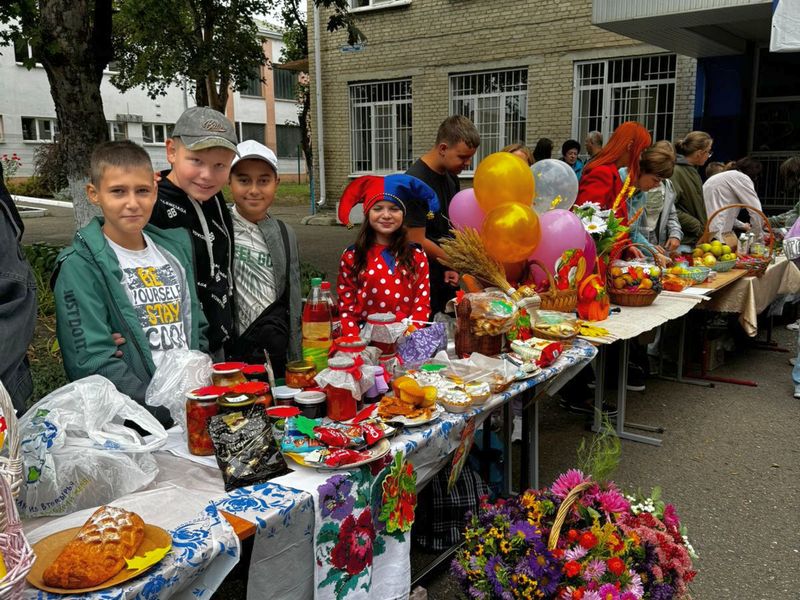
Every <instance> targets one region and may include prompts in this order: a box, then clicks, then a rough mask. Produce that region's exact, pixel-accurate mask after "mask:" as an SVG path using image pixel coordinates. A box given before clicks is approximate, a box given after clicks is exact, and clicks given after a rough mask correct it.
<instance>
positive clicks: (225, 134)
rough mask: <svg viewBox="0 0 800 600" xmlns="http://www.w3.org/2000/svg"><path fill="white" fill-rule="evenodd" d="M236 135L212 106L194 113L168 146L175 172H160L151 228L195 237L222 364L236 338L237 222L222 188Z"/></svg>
mask: <svg viewBox="0 0 800 600" xmlns="http://www.w3.org/2000/svg"><path fill="white" fill-rule="evenodd" d="M236 143H237V139H236V130H235V128H234V126H233V123H231V122H230V121H229V120H228V119H227V118H226V117H225V115H223V114H222V113H220V112H217V111H216V110H213V109H211V108H208V107H203V106H195V107H193V108H189V109H187V110H186V111H184V113H183V114H182V115H181V116H180V117H179V118H178V121H177V122H176V123H175V127H174V129H173V131H172V137H170V138H169V139H168V140H167V142H166V147H167V160H168V161H169V164H170V165H171V167H172V168H171V169H167V170H166V171H162V172H161V180H160V181H159V182H158V201H157V202H156V205H155V207H154V208H153V215H152V217H150V223H152V224H153V225H155V226H157V227H160V228H162V229H173V228H183V229H186V230H187V231H188V232H189V234H190V237H191V240H192V246H193V250H194V272H195V277H196V278H197V293H198V296H199V298H200V304H201V305H202V307H203V312H204V313H205V316H206V318H207V319H208V323H209V332H208V346H209V351H210V352H211V353H212V355H214V357H215V358H217V359H222V358H223V355H224V349H225V348H226V347H228V345H229V344H230V343H231V342H232V339H233V337H234V331H235V325H234V313H235V311H234V307H233V273H232V271H233V264H232V261H233V223H232V221H231V213H230V211H229V210H228V207H227V205H226V204H225V198H224V197H223V195H222V192H221V190H222V187H223V186H224V185H225V183H227V181H228V175H229V174H230V169H231V162H232V161H233V158H234V156H236Z"/></svg>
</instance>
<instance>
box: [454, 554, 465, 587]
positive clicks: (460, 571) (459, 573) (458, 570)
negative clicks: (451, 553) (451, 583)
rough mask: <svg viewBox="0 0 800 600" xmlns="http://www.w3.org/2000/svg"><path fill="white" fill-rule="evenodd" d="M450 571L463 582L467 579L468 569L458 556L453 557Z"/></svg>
mask: <svg viewBox="0 0 800 600" xmlns="http://www.w3.org/2000/svg"><path fill="white" fill-rule="evenodd" d="M450 572H451V573H452V574H453V575H454V576H455V577H456V579H458V580H459V581H460V582H461V583H464V582H466V581H467V570H466V569H465V568H464V565H462V564H461V561H459V560H458V559H457V558H454V559H453V562H452V563H450Z"/></svg>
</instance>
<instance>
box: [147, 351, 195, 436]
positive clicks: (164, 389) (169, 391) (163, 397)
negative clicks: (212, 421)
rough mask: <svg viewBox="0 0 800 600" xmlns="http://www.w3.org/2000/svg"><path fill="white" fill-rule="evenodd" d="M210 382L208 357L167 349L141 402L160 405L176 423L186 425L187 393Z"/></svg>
mask: <svg viewBox="0 0 800 600" xmlns="http://www.w3.org/2000/svg"><path fill="white" fill-rule="evenodd" d="M207 385H211V357H210V356H208V355H206V354H203V353H202V352H200V351H198V350H184V349H179V350H169V351H168V352H166V353H165V354H164V356H163V358H162V359H161V364H160V365H159V366H158V368H157V369H156V372H155V374H154V375H153V379H151V380H150V385H148V386H147V392H146V393H145V397H144V401H145V403H146V404H148V405H149V406H163V407H165V408H166V409H167V410H168V411H169V414H170V416H171V417H172V420H173V421H175V423H176V424H178V425H180V426H181V427H184V429H185V425H186V394H187V393H188V392H191V391H192V390H196V389H197V388H201V387H204V386H207Z"/></svg>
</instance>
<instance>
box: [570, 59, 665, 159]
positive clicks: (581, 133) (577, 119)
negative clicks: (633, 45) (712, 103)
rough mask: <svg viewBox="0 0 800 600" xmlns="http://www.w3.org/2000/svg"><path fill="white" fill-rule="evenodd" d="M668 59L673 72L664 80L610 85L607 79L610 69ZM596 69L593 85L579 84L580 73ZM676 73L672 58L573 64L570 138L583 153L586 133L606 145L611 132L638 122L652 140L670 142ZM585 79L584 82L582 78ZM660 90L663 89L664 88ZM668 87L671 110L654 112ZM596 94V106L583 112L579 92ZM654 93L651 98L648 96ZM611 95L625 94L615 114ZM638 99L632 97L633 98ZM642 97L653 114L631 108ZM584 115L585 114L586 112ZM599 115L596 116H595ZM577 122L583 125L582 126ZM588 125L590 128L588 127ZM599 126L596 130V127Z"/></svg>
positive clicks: (652, 79) (659, 78)
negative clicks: (595, 134)
mask: <svg viewBox="0 0 800 600" xmlns="http://www.w3.org/2000/svg"><path fill="white" fill-rule="evenodd" d="M670 57H672V62H673V65H674V66H673V68H672V70H671V74H670V70H669V69H668V70H667V71H666V73H667V74H666V75H664V76H657V77H656V76H652V77H649V78H647V79H640V80H638V81H618V82H610V81H609V79H610V77H609V75H610V73H611V70H612V69H618V68H622V69H624V68H625V67H626V65H631V66H632V65H633V64H634V63H633V62H632V61H637V60H639V61H644V60H648V61H651V64H652V61H654V60H658V61H662V60H663V59H667V61H669V59H670ZM593 65H595V66H598V68H599V74H598V75H597V76H596V77H594V78H592V79H594V81H592V82H590V83H587V82H586V81H582V74H581V71H582V69H584V67H591V66H593ZM676 72H677V56H676V55H674V54H648V55H641V56H626V57H615V58H608V59H601V60H586V61H576V62H575V65H574V72H573V73H574V75H573V96H572V137H573V139H576V140H578V142H580V144H581V148H582V149H583V142H584V140H585V139H586V134H587V133H589V131H594V130H597V131H599V132H600V133H601V134H602V135H603V140H604V141H606V140H608V138H609V137H610V136H611V134H612V133H613V132H614V129H616V127H617V126H618V125H619V124H620V123H621V122H623V121H638V122H640V123H642V124H643V125H644V126H645V127H647V129H648V131H650V133H651V134H652V135H653V140H654V141H658V140H664V139H666V140H672V139H674V128H675V95H676V91H677V89H676V88H677V86H676ZM583 79H587V78H583ZM664 86H667V87H666V88H665V87H664ZM669 86H672V107H671V110H667V111H658V105H659V101H660V99H661V98H660V94H661V93H662V91H663V92H664V93H669V92H668V87H669ZM591 91H598V92H599V95H600V96H601V98H600V100H599V101H596V102H595V104H597V105H599V106H594V107H589V108H588V109H585V107H584V106H582V100H583V99H582V94H583V92H591ZM653 93H655V96H653V95H652V94H653ZM615 94H617V95H618V94H627V95H628V97H627V98H624V99H622V100H621V102H622V104H623V105H626V106H627V108H625V109H623V110H621V111H618V114H615V111H614V107H613V105H612V103H613V102H614V100H615V98H614V96H615ZM635 95H636V96H638V97H634V96H635ZM644 95H648V96H649V97H648V98H646V99H645V102H644V104H646V103H647V101H650V102H652V103H654V104H655V108H656V110H655V111H650V110H647V109H646V107H645V106H644V105H640V106H639V108H638V110H636V109H634V106H636V105H639V104H640V103H639V100H640V99H641V97H643V96H644ZM587 111H588V112H587ZM598 111H599V112H598ZM659 119H663V120H668V121H669V125H666V124H665V123H664V122H661V123H659ZM581 121H586V125H585V126H584V125H583V124H582V123H581ZM589 123H592V124H593V126H592V125H589ZM598 123H599V126H598V125H597V124H598Z"/></svg>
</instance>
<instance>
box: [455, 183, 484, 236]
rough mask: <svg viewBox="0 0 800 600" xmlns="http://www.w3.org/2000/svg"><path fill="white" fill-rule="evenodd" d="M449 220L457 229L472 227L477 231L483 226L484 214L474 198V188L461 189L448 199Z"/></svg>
mask: <svg viewBox="0 0 800 600" xmlns="http://www.w3.org/2000/svg"><path fill="white" fill-rule="evenodd" d="M449 216H450V221H451V222H452V223H453V225H455V226H456V227H457V228H458V229H463V228H465V227H472V228H473V229H477V230H478V232H480V231H481V229H482V228H483V218H484V217H485V216H486V215H485V213H484V212H483V210H481V207H480V206H478V201H477V200H476V199H475V190H474V189H472V188H469V189H466V190H461V191H460V192H458V193H457V194H456V195H455V196H453V199H452V200H450V209H449Z"/></svg>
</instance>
